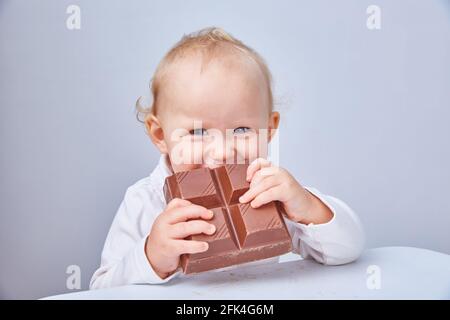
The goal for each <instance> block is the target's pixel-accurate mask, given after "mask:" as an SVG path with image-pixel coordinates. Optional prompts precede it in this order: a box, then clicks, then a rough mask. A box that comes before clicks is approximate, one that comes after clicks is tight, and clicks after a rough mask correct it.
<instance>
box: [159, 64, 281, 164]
mask: <svg viewBox="0 0 450 320" xmlns="http://www.w3.org/2000/svg"><path fill="white" fill-rule="evenodd" d="M200 70H201V60H200V58H195V57H192V58H189V59H185V60H184V61H182V62H178V63H177V65H176V66H175V67H172V68H171V69H170V71H169V74H168V76H167V81H166V83H165V84H164V89H163V91H162V94H161V99H160V105H159V106H158V108H159V109H158V110H159V111H158V115H157V117H158V119H159V121H160V126H161V129H162V132H163V142H162V146H163V147H162V148H161V147H160V146H159V148H160V151H161V152H163V153H168V154H169V159H170V162H171V165H172V169H173V170H174V172H178V171H184V170H191V169H194V168H198V167H210V168H214V167H217V166H220V165H222V164H224V163H244V162H245V163H248V162H251V161H252V160H253V159H256V158H257V157H266V156H267V154H266V152H267V151H266V150H267V143H268V140H269V139H270V134H271V131H270V130H271V129H272V130H274V129H276V127H277V125H278V117H279V116H278V113H276V112H270V105H269V98H268V92H267V87H266V83H265V81H264V78H263V74H262V72H261V71H260V69H259V68H258V66H257V65H256V63H253V61H250V60H249V61H238V62H233V61H232V60H229V61H228V62H211V63H210V64H209V65H208V66H207V67H206V68H205V69H204V70H203V71H202V72H200Z"/></svg>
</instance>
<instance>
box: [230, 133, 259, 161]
mask: <svg viewBox="0 0 450 320" xmlns="http://www.w3.org/2000/svg"><path fill="white" fill-rule="evenodd" d="M234 147H235V150H236V155H237V158H238V159H245V160H246V163H251V162H252V161H253V160H255V159H257V158H266V157H267V142H265V141H263V140H261V139H259V137H258V135H252V136H249V137H246V138H235V139H234Z"/></svg>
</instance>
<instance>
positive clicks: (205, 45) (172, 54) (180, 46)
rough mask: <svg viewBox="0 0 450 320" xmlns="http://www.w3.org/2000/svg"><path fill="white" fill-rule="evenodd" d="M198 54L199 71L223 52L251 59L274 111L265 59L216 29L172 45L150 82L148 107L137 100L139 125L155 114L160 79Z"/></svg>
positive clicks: (199, 32) (208, 29)
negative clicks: (190, 54)
mask: <svg viewBox="0 0 450 320" xmlns="http://www.w3.org/2000/svg"><path fill="white" fill-rule="evenodd" d="M198 51H200V53H201V54H202V59H203V60H202V69H203V66H204V65H205V64H207V63H208V62H209V61H211V60H212V59H214V58H218V57H220V56H223V55H224V54H226V53H234V54H236V53H238V54H239V53H241V54H244V55H245V56H247V57H250V58H251V59H253V61H254V62H256V64H257V65H258V66H259V68H260V70H261V72H262V74H263V76H264V79H265V82H266V84H267V92H268V99H269V106H270V111H272V110H273V104H274V103H273V94H272V76H271V73H270V70H269V68H268V67H267V64H266V62H265V61H264V59H263V58H262V57H261V56H260V55H259V54H258V53H257V52H256V51H254V50H253V49H252V48H250V47H248V46H247V45H245V44H244V43H242V42H241V41H240V40H238V39H236V38H234V37H233V36H232V35H230V34H229V33H227V32H226V31H225V30H223V29H221V28H216V27H210V28H205V29H202V30H200V31H197V32H194V33H191V34H188V35H184V36H183V37H182V38H181V40H180V41H179V42H177V43H176V44H175V46H173V47H172V48H171V49H170V50H169V52H167V53H166V55H165V56H164V58H163V59H162V60H161V62H160V63H159V65H158V67H157V68H156V71H155V73H154V75H153V77H152V79H151V81H150V91H151V93H152V96H153V101H152V103H151V105H150V106H149V107H143V106H142V104H141V99H142V97H139V98H138V99H137V101H136V118H137V119H138V120H139V121H140V122H144V120H145V116H146V115H147V114H154V115H156V112H157V110H158V103H159V93H160V90H161V89H160V88H161V86H162V84H163V77H164V75H165V73H166V71H167V69H168V66H170V65H171V64H172V63H173V62H175V61H177V59H180V58H183V57H185V56H186V55H187V54H189V53H192V52H194V53H196V52H198Z"/></svg>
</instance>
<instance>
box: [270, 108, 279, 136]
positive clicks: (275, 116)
mask: <svg viewBox="0 0 450 320" xmlns="http://www.w3.org/2000/svg"><path fill="white" fill-rule="evenodd" d="M279 123H280V113H279V112H277V111H273V112H272V113H271V114H270V118H269V125H268V126H267V127H268V129H269V137H268V138H269V139H268V140H269V142H270V140H272V137H273V136H274V135H275V132H276V130H277V129H278V124H279Z"/></svg>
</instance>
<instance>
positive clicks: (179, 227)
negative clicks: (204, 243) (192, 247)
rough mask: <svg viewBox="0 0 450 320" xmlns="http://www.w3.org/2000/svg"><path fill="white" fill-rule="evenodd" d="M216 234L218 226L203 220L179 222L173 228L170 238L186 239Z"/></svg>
mask: <svg viewBox="0 0 450 320" xmlns="http://www.w3.org/2000/svg"><path fill="white" fill-rule="evenodd" d="M214 232H216V226H215V225H213V224H211V223H208V222H206V221H203V220H191V221H187V222H179V223H177V224H174V225H172V226H171V230H170V237H171V238H174V239H184V238H186V237H188V236H190V235H193V234H200V233H204V234H207V235H211V234H213V233H214Z"/></svg>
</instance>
